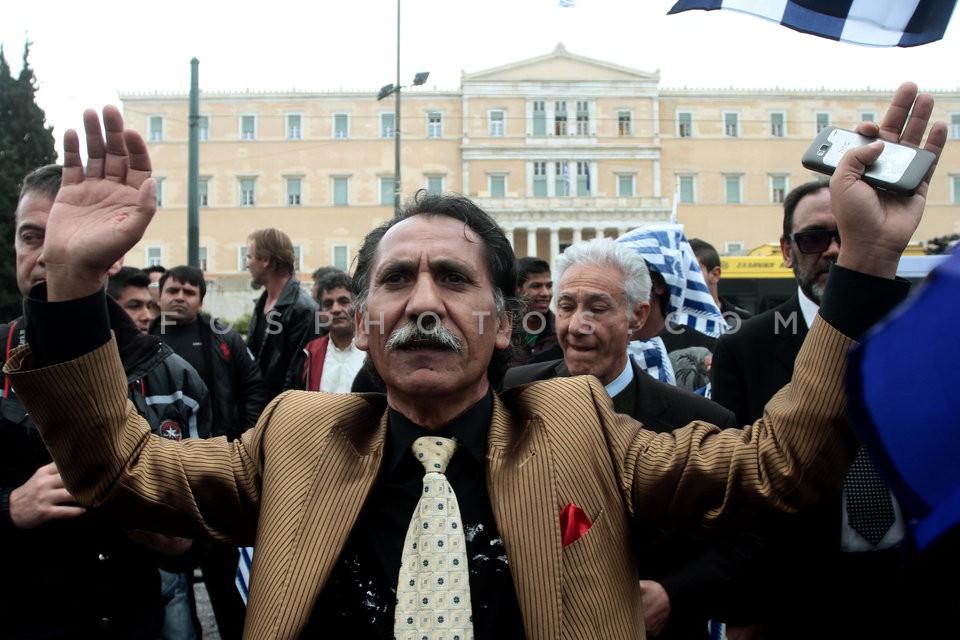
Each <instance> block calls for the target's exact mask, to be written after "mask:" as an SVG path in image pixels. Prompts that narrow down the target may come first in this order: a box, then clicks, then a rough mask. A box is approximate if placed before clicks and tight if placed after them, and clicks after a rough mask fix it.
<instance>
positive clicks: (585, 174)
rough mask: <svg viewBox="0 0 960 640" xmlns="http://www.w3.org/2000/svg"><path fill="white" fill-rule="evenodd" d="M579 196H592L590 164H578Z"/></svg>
mask: <svg viewBox="0 0 960 640" xmlns="http://www.w3.org/2000/svg"><path fill="white" fill-rule="evenodd" d="M577 195H578V196H588V195H590V163H589V162H577Z"/></svg>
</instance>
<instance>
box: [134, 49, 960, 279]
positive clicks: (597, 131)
mask: <svg viewBox="0 0 960 640" xmlns="http://www.w3.org/2000/svg"><path fill="white" fill-rule="evenodd" d="M717 84H718V85H720V84H722V79H718V81H717ZM892 91H893V88H892V87H891V88H887V89H883V90H870V89H858V88H850V89H848V90H843V91H836V90H830V91H827V90H819V91H816V90H778V89H773V90H750V89H734V88H730V89H670V88H662V87H660V78H659V73H658V72H646V71H641V70H637V69H631V68H626V67H623V66H619V65H616V64H612V63H609V62H604V61H600V60H593V59H590V58H587V57H584V56H580V55H576V54H573V53H571V52H569V51H567V50H566V49H565V48H564V47H563V46H562V45H558V46H557V48H556V49H555V50H554V51H552V52H550V53H548V54H546V55H543V56H540V57H537V58H533V59H529V60H523V61H518V62H515V63H512V64H508V65H505V66H501V67H497V68H493V69H488V70H485V71H478V72H475V73H464V74H463V76H462V79H461V84H460V87H458V88H457V89H455V90H436V89H427V88H424V87H416V88H408V89H404V90H403V93H402V96H401V114H400V115H401V119H400V132H401V136H400V158H401V177H402V189H401V192H402V197H403V198H404V199H405V198H408V197H410V196H411V195H412V194H413V193H414V192H415V191H416V190H417V189H421V188H422V189H428V190H431V191H454V192H458V193H463V194H465V195H467V196H469V197H470V198H472V199H474V200H475V201H476V202H477V203H478V204H479V205H480V206H481V207H483V208H484V209H485V210H487V211H489V212H490V213H491V214H492V215H493V216H494V217H496V219H497V220H498V221H499V222H500V223H501V225H502V226H503V227H504V229H505V230H506V231H507V232H508V233H509V234H510V236H511V238H512V241H513V245H514V247H515V249H516V251H517V254H518V255H521V256H523V255H538V256H540V257H543V258H545V259H547V260H548V261H550V262H552V261H553V259H554V258H555V257H556V256H557V255H558V253H559V252H560V251H562V250H563V248H564V247H566V246H567V245H569V244H570V243H572V242H576V241H578V240H581V239H588V238H592V237H596V236H609V237H616V236H617V235H619V234H622V233H624V232H625V231H626V230H628V229H632V228H634V227H637V226H641V225H643V224H648V223H650V222H656V221H665V220H668V219H670V217H671V213H672V212H673V211H674V210H675V211H676V215H677V217H678V220H679V221H680V222H681V223H683V224H684V225H685V229H686V232H687V235H688V236H689V237H700V238H703V239H705V240H708V241H710V242H711V243H713V244H714V245H715V246H716V247H717V249H718V250H719V251H720V252H721V253H724V254H728V255H738V254H743V253H745V252H747V251H749V250H751V249H753V248H754V247H758V246H760V245H763V244H764V243H767V242H775V241H777V239H778V238H779V235H780V226H781V219H782V209H781V207H782V205H781V203H782V200H783V197H784V195H785V194H786V193H787V192H788V191H789V190H790V189H791V188H792V187H795V186H797V185H799V184H801V183H803V182H805V181H807V180H809V179H812V178H813V177H814V174H813V173H811V172H810V171H808V170H806V169H804V168H803V167H802V166H801V165H800V156H801V155H802V153H803V151H804V150H805V149H806V147H807V145H808V144H809V143H810V141H811V140H812V139H813V137H814V135H815V134H816V133H817V131H818V130H819V129H820V128H822V127H823V126H827V125H835V126H841V127H845V128H853V127H854V126H856V123H857V122H859V121H860V120H863V119H876V118H879V117H880V116H881V115H882V114H883V112H884V109H885V107H886V104H887V102H888V101H889V99H890V96H891V95H892ZM935 97H936V100H937V107H936V109H937V111H936V114H935V117H936V118H937V119H941V120H944V121H946V122H947V123H948V125H949V126H950V137H951V138H960V92H939V93H936V94H935ZM121 100H122V103H123V110H124V117H125V118H126V121H127V123H128V125H129V126H131V127H133V128H136V129H138V130H139V131H142V132H145V133H146V137H147V138H148V143H149V145H150V152H151V154H152V157H153V166H154V175H155V176H156V177H157V178H158V179H159V180H160V182H161V189H160V196H161V206H160V210H159V212H158V214H157V217H156V219H155V222H154V223H153V224H152V225H151V226H150V228H149V229H148V231H147V235H146V236H145V237H144V239H143V241H142V242H141V243H140V244H139V245H138V246H137V247H136V248H135V249H134V251H133V252H132V253H131V255H130V256H128V260H127V263H128V264H133V265H137V264H150V263H161V264H164V265H166V266H172V265H175V264H181V263H184V262H186V260H187V238H186V230H187V193H188V183H187V162H188V133H189V128H188V120H189V118H188V113H189V112H188V103H189V96H188V95H186V94H180V95H168V94H163V95H160V94H151V95H141V94H123V95H121ZM200 113H201V117H200V122H199V123H198V127H199V136H200V140H201V142H200V145H199V148H200V159H199V161H200V181H199V184H198V202H199V218H200V232H199V244H200V259H201V266H202V267H203V268H204V269H205V270H206V271H207V273H208V274H209V276H210V279H211V280H212V281H214V283H215V288H216V287H220V288H223V289H224V290H244V289H245V290H246V291H249V289H246V283H247V281H246V276H245V272H244V270H243V266H244V265H243V256H244V254H245V252H246V238H247V235H248V233H249V232H250V231H252V230H253V229H257V228H260V227H267V226H276V227H279V228H282V229H283V230H284V231H286V232H287V233H288V234H289V235H290V236H291V238H292V239H293V241H294V244H295V246H296V249H297V255H298V261H299V265H298V268H299V270H300V272H301V276H302V278H301V279H304V278H306V277H307V276H308V275H309V273H310V272H311V271H312V270H313V269H314V268H316V267H319V266H323V265H327V264H334V265H337V266H340V267H343V268H349V267H350V264H351V261H352V259H353V257H354V255H355V253H356V251H357V249H358V248H359V245H360V242H361V241H362V238H363V236H364V234H365V233H366V232H367V231H369V230H370V229H371V228H372V227H374V226H375V225H377V224H379V223H380V222H382V221H383V220H385V219H387V218H389V217H390V216H391V215H392V214H393V197H394V158H395V145H396V138H395V132H396V117H395V109H394V97H392V96H391V97H387V98H386V99H384V100H377V96H376V95H375V94H373V93H367V92H350V91H330V92H319V93H318V92H311V93H304V92H269V91H264V92H250V91H245V92H242V93H240V92H236V93H234V92H202V93H201V96H200ZM928 202H929V203H928V208H927V213H926V215H925V217H924V220H923V222H922V223H921V226H920V229H919V230H918V232H917V236H916V237H915V238H914V240H915V241H918V242H923V241H925V240H927V239H930V238H933V237H936V236H941V235H946V234H950V233H956V232H958V231H960V148H958V147H957V145H956V143H955V142H954V143H952V144H948V146H947V149H946V151H945V153H944V155H943V158H942V159H941V163H940V169H939V170H938V174H937V178H936V179H935V180H934V182H933V184H932V185H931V189H930V192H929V201H928ZM307 279H308V278H307ZM238 283H239V284H238Z"/></svg>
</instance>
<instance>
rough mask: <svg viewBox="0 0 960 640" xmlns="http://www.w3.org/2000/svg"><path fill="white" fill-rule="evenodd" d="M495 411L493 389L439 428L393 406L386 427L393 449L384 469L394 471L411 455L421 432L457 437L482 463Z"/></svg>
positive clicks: (388, 472) (422, 434) (387, 471)
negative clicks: (425, 424) (433, 427)
mask: <svg viewBox="0 0 960 640" xmlns="http://www.w3.org/2000/svg"><path fill="white" fill-rule="evenodd" d="M492 414H493V392H492V391H487V394H486V395H485V396H484V397H483V398H481V399H480V400H479V401H478V402H477V403H476V404H474V405H473V406H472V407H470V408H469V409H467V410H466V411H464V412H463V413H461V414H460V415H459V416H458V417H456V418H454V419H453V420H451V421H450V422H448V423H447V424H445V425H444V426H443V427H442V428H441V429H439V430H438V431H430V430H428V429H426V428H424V427H421V426H420V425H418V424H416V423H415V422H413V421H412V420H410V419H409V418H407V417H406V416H405V415H403V414H402V413H400V412H399V411H395V410H394V409H390V410H389V411H388V417H387V421H388V422H387V427H388V433H389V443H390V449H389V452H388V453H387V461H386V462H387V464H386V468H385V469H384V473H385V474H387V475H389V474H391V473H393V472H394V471H395V470H396V468H397V466H398V465H399V464H400V461H401V460H402V459H403V456H405V455H409V453H408V452H409V451H410V447H411V446H412V445H413V441H414V440H416V439H417V438H419V437H421V436H431V435H432V436H441V437H444V438H456V439H457V440H458V441H459V443H460V446H462V447H464V448H466V450H467V451H469V452H470V455H471V456H473V458H474V459H476V460H477V462H479V463H481V464H483V461H484V460H485V459H486V456H487V431H488V430H489V428H490V417H491V415H492Z"/></svg>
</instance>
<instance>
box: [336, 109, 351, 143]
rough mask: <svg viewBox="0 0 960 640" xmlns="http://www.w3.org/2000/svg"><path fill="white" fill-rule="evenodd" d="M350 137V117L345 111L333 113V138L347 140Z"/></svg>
mask: <svg viewBox="0 0 960 640" xmlns="http://www.w3.org/2000/svg"><path fill="white" fill-rule="evenodd" d="M349 137H350V119H349V118H348V117H347V114H345V113H335V114H333V138H334V139H335V140H346V139H347V138H349Z"/></svg>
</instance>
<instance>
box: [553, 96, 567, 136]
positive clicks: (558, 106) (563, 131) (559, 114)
mask: <svg viewBox="0 0 960 640" xmlns="http://www.w3.org/2000/svg"><path fill="white" fill-rule="evenodd" d="M553 135H555V136H565V135H567V101H566V100H557V101H556V102H554V103H553Z"/></svg>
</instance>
